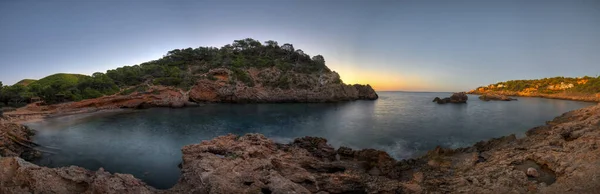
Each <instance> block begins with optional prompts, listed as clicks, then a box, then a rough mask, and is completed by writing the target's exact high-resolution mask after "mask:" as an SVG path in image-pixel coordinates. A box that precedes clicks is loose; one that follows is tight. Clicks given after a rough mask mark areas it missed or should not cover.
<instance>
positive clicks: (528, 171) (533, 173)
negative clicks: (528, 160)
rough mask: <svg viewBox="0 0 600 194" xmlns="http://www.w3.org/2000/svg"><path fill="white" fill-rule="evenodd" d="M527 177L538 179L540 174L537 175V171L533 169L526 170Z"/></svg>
mask: <svg viewBox="0 0 600 194" xmlns="http://www.w3.org/2000/svg"><path fill="white" fill-rule="evenodd" d="M527 176H530V177H539V176H540V173H538V171H537V170H536V169H535V168H528V169H527Z"/></svg>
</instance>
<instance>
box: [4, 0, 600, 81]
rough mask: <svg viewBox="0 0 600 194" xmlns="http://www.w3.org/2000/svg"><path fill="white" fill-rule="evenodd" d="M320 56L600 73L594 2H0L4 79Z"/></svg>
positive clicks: (381, 70)
mask: <svg viewBox="0 0 600 194" xmlns="http://www.w3.org/2000/svg"><path fill="white" fill-rule="evenodd" d="M246 37H251V38H254V39H258V40H261V41H265V40H270V39H272V40H276V41H278V42H279V43H286V42H289V43H292V44H294V46H295V47H296V48H300V49H302V50H304V51H305V52H306V53H308V54H310V55H316V54H322V55H323V56H325V60H326V61H327V65H328V66H329V67H330V68H331V69H333V70H335V71H338V72H340V74H341V75H342V79H343V80H344V81H345V82H346V83H355V82H356V83H371V84H372V85H374V86H375V87H376V88H377V89H379V90H415V91H459V90H468V89H472V88H475V87H477V86H479V85H484V84H489V83H493V82H497V81H504V80H510V79H530V78H542V77H549V76H583V75H591V76H596V75H597V74H598V73H600V1H598V0H590V1H577V0H561V1H554V0H547V1H526V0H517V1H507V0H498V1H487V0H473V1H447V0H441V1H366V0H365V1H352V0H331V1H317V0H304V1H291V0H290V1H288V0H284V1H249V0H238V1H150V0H148V1H142V0H140V1H127V2H123V1H116V0H115V1H95V0H92V1H52V2H47V1H17V0H5V1H1V2H0V80H1V81H3V82H4V83H5V84H13V83H15V82H17V81H19V80H21V79H23V78H35V79H37V78H42V77H44V76H46V75H50V74H53V73H59V72H70V73H82V74H91V73H93V72H98V71H99V72H105V71H106V70H107V69H112V68H116V67H119V66H123V65H134V64H138V63H141V62H144V61H149V60H153V59H157V58H159V57H161V56H162V55H163V54H165V53H166V52H167V51H169V50H172V49H176V48H187V47H198V46H222V45H224V44H227V43H231V42H232V41H233V40H235V39H242V38H246Z"/></svg>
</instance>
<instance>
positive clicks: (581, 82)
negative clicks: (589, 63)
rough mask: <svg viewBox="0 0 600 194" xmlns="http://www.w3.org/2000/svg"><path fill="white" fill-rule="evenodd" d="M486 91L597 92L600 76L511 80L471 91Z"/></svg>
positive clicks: (599, 87)
mask: <svg viewBox="0 0 600 194" xmlns="http://www.w3.org/2000/svg"><path fill="white" fill-rule="evenodd" d="M484 92H520V93H538V94H556V93H564V92H570V93H582V94H595V93H599V92H600V77H589V76H585V77H579V78H571V77H553V78H544V79H534V80H511V81H505V82H498V83H496V84H490V85H488V86H481V87H478V88H477V89H475V90H472V91H471V93H484Z"/></svg>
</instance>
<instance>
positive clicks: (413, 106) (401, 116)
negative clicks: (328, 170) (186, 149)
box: [28, 92, 595, 189]
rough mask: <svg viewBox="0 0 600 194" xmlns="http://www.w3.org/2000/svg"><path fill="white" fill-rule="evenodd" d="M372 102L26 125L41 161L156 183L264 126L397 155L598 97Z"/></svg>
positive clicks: (397, 96) (500, 129) (223, 108)
mask: <svg viewBox="0 0 600 194" xmlns="http://www.w3.org/2000/svg"><path fill="white" fill-rule="evenodd" d="M379 94H380V99H379V100H376V101H355V102H345V103H330V104H208V105H203V106H201V107H197V108H186V109H167V108H157V109H148V110H139V111H120V112H106V113H97V114H86V115H75V116H67V117H59V118H52V119H47V120H45V121H42V122H36V123H29V124H28V125H29V126H30V127H32V128H34V129H36V130H38V133H37V134H36V136H35V137H34V140H35V141H36V142H38V143H40V144H42V145H47V146H52V147H57V148H60V149H61V151H59V153H58V154H54V155H44V156H43V158H42V159H40V160H39V161H35V162H36V163H37V164H39V165H43V166H49V167H62V166H70V165H77V166H82V167H85V168H88V169H90V170H97V169H98V168H100V167H103V168H104V169H106V170H107V171H109V172H113V173H115V172H116V173H129V174H133V175H134V176H136V177H137V178H140V179H142V180H144V181H145V182H146V183H148V184H150V185H152V186H154V187H156V188H161V189H166V188H170V187H171V186H172V185H174V184H175V183H176V182H177V179H178V178H179V175H180V172H179V168H178V167H177V165H178V164H179V163H180V162H181V152H180V149H181V147H183V146H184V145H187V144H194V143H199V142H200V141H202V140H208V139H212V138H214V137H216V136H220V135H225V134H228V133H234V134H245V133H262V134H264V135H266V136H267V137H269V138H272V139H274V140H275V141H278V142H289V141H291V140H293V138H296V137H302V136H318V137H325V138H327V139H328V140H329V143H330V144H332V145H333V146H335V147H338V146H347V147H351V148H357V149H358V148H376V149H381V150H384V151H387V152H388V153H390V155H392V156H394V157H395V158H398V159H403V158H409V157H415V156H418V155H419V154H422V153H424V152H426V151H427V150H429V149H432V148H434V147H435V146H437V145H441V146H444V147H451V148H457V147H465V146H470V145H471V144H473V143H475V142H478V141H481V140H486V139H489V138H493V137H500V136H504V135H509V134H513V133H514V134H517V135H518V136H523V134H524V133H525V131H527V130H528V129H529V128H532V127H535V126H538V125H543V124H544V123H545V121H547V120H551V119H552V118H554V117H556V116H559V115H560V114H562V113H564V112H567V111H570V110H575V109H579V108H582V107H585V106H590V105H594V104H595V103H586V102H574V101H564V100H551V99H541V98H518V99H519V101H511V102H483V101H480V100H479V99H477V96H474V95H470V96H469V98H470V100H469V101H468V103H467V104H445V105H438V104H436V103H433V102H431V100H432V99H433V98H434V97H436V96H439V97H447V96H449V95H450V93H410V92H379Z"/></svg>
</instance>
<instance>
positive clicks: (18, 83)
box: [16, 79, 37, 86]
mask: <svg viewBox="0 0 600 194" xmlns="http://www.w3.org/2000/svg"><path fill="white" fill-rule="evenodd" d="M35 81H37V80H34V79H24V80H21V81H19V82H17V83H16V84H17V85H22V86H28V85H29V84H31V83H33V82H35Z"/></svg>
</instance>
